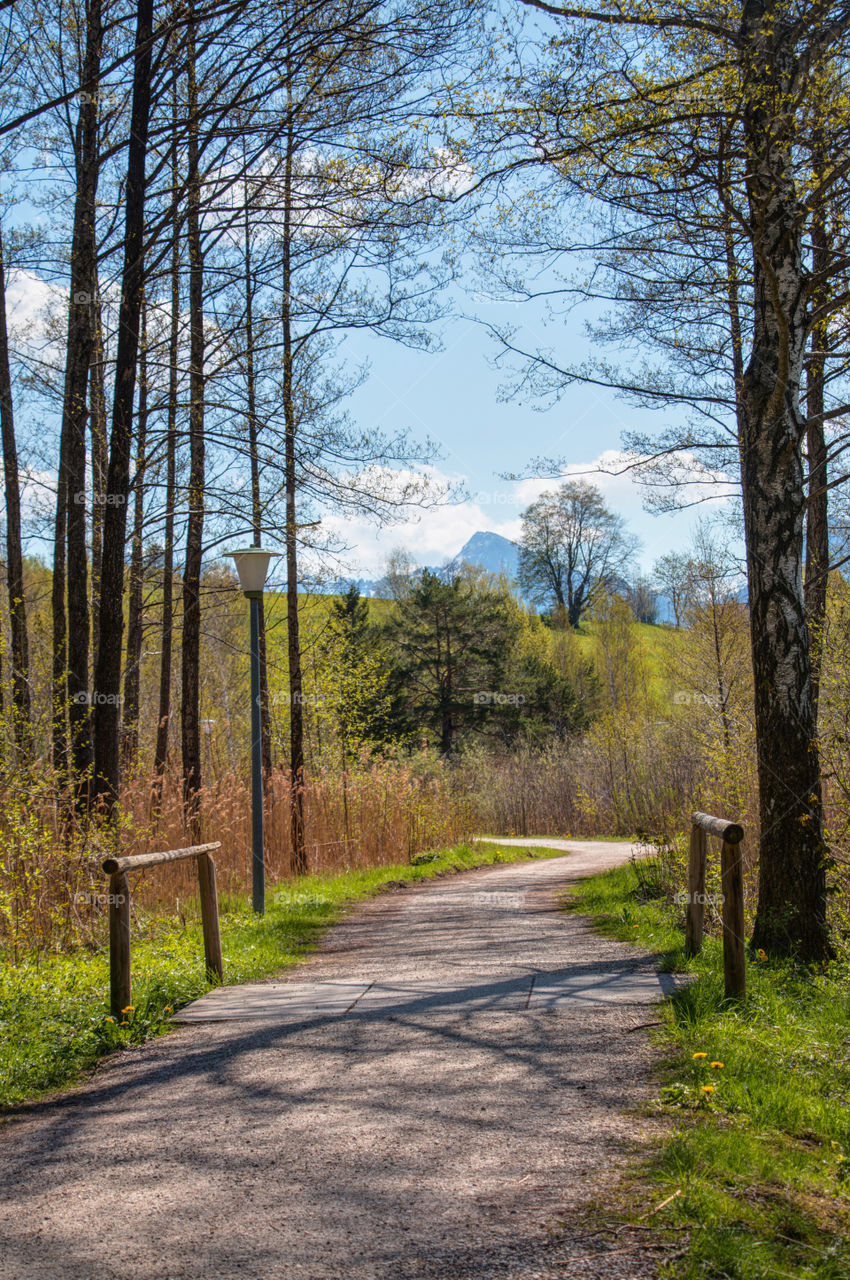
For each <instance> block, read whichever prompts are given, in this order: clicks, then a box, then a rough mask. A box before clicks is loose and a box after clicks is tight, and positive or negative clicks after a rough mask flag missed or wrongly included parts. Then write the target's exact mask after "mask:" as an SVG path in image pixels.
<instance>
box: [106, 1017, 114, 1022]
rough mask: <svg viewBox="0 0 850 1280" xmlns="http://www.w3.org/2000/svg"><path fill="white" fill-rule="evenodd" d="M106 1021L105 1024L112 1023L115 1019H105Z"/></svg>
mask: <svg viewBox="0 0 850 1280" xmlns="http://www.w3.org/2000/svg"><path fill="white" fill-rule="evenodd" d="M106 1021H107V1022H114V1021H115V1019H114V1018H107V1019H106Z"/></svg>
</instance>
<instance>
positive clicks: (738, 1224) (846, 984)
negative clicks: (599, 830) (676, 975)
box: [569, 866, 850, 1280]
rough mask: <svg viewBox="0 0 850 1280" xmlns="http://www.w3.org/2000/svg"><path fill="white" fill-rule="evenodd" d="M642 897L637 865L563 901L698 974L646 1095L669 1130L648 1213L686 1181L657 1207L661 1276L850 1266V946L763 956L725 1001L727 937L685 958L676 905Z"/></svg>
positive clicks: (645, 1183) (811, 1273)
mask: <svg viewBox="0 0 850 1280" xmlns="http://www.w3.org/2000/svg"><path fill="white" fill-rule="evenodd" d="M653 876H655V877H659V876H660V878H661V880H662V882H664V884H665V885H666V878H667V872H666V871H665V869H664V868H663V867H660V868H659V867H656V868H655V870H654V871H653V869H652V868H651V867H650V868H647V867H646V866H644V867H643V868H641V878H642V879H643V881H644V884H645V883H646V882H647V880H649V881H650V882H651V880H652V878H653ZM684 883H685V882H684V880H683V881H682V884H684ZM644 897H645V895H644V893H643V892H642V890H641V881H640V878H639V876H638V873H637V868H635V867H622V868H619V869H618V870H616V871H613V872H610V873H608V874H607V875H605V876H600V877H596V878H594V879H591V880H588V881H586V882H584V884H583V885H582V886H581V887H580V889H579V890H578V891H577V892H576V894H575V895H574V896H573V897H571V899H570V900H569V906H570V907H571V908H572V909H577V910H581V911H583V912H589V913H590V914H592V915H594V916H595V917H596V919H597V923H598V925H599V927H600V928H601V929H603V930H604V931H605V932H607V933H610V934H612V935H613V936H615V937H618V938H621V939H623V940H628V941H634V942H636V943H638V944H639V945H642V946H644V947H647V948H648V949H650V950H652V951H654V952H661V953H662V955H663V957H664V960H665V962H666V965H667V967H672V968H676V969H680V970H687V971H689V972H691V973H694V974H695V975H696V977H697V981H695V982H694V983H693V984H692V985H690V986H688V987H686V988H685V989H683V990H681V991H679V992H678V993H677V994H676V996H675V997H674V998H673V999H672V1001H670V1002H669V1004H668V1005H667V1006H665V1008H664V1010H663V1013H662V1017H663V1032H662V1033H661V1037H660V1038H661V1039H662V1041H663V1043H664V1045H665V1047H666V1049H667V1055H666V1061H665V1064H664V1067H663V1070H662V1074H661V1079H660V1080H659V1090H658V1098H657V1102H656V1104H655V1105H656V1107H657V1109H658V1110H659V1111H661V1112H663V1113H665V1114H667V1115H669V1116H671V1117H677V1118H678V1124H677V1126H676V1131H675V1133H674V1134H673V1135H672V1136H670V1137H669V1138H668V1139H667V1140H666V1141H665V1142H664V1143H663V1145H662V1147H661V1148H660V1150H659V1151H658V1152H657V1154H656V1155H655V1156H654V1157H653V1158H652V1159H651V1160H650V1161H648V1162H647V1163H646V1164H644V1166H643V1167H642V1168H641V1170H639V1172H638V1183H639V1186H638V1191H637V1193H636V1196H637V1198H638V1199H639V1200H640V1206H641V1208H640V1210H639V1214H641V1215H642V1214H643V1213H644V1212H645V1207H646V1204H647V1202H648V1201H649V1200H650V1199H652V1200H655V1199H657V1200H658V1201H659V1202H661V1201H663V1200H665V1199H666V1198H667V1197H668V1196H672V1195H674V1193H676V1192H680V1193H681V1194H679V1195H677V1196H676V1198H675V1199H674V1200H671V1202H670V1204H669V1206H667V1207H666V1208H665V1209H664V1210H663V1211H662V1212H661V1213H659V1214H658V1217H657V1219H656V1220H655V1221H656V1224H657V1233H658V1238H659V1239H662V1240H663V1239H664V1238H665V1231H667V1230H668V1229H669V1231H670V1232H671V1238H672V1239H673V1240H675V1241H676V1242H677V1246H678V1247H679V1248H681V1247H682V1246H683V1245H684V1246H685V1248H684V1254H683V1255H682V1256H680V1257H677V1260H676V1262H675V1263H671V1264H670V1266H669V1268H667V1269H665V1270H663V1271H662V1275H663V1276H665V1277H668V1278H669V1280H697V1278H698V1277H708V1276H710V1277H717V1278H718V1280H719V1278H720V1277H728V1280H774V1277H777V1276H794V1277H799V1278H800V1280H804V1278H806V1280H808V1278H809V1277H810V1278H811V1280H839V1277H844V1276H846V1275H847V1274H848V1273H850V1245H848V1241H847V1232H846V1226H847V1214H848V1208H850V1202H849V1201H848V1194H847V1169H848V1159H850V1113H848V1111H847V1108H846V1098H847V1093H848V1089H850V1058H848V1045H849V1044H850V1041H848V1031H847V1028H848V1016H849V1015H850V964H848V959H847V958H845V959H843V960H840V961H836V962H834V963H832V964H830V965H828V966H823V967H821V968H819V969H806V968H802V967H800V966H797V965H795V964H793V963H790V962H787V961H780V960H774V959H772V958H770V957H763V958H762V957H759V956H756V957H754V958H753V960H752V962H751V963H750V965H749V968H748V975H747V982H748V990H747V998H746V1001H745V1002H744V1003H743V1004H742V1005H735V1004H730V1003H729V1002H727V1001H726V1000H725V998H724V992H723V964H722V948H721V943H720V940H719V939H716V938H709V939H707V941H706V944H705V946H704V948H703V951H702V952H701V953H700V955H699V956H697V957H695V958H693V959H690V960H686V959H685V955H684V935H683V933H682V929H681V927H680V923H681V921H680V913H678V912H676V910H675V909H674V908H673V907H672V906H671V905H670V904H669V903H668V902H667V901H666V900H665V898H664V897H653V898H651V899H650V900H648V901H647V900H644Z"/></svg>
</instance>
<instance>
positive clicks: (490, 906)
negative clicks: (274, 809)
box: [0, 840, 653, 1280]
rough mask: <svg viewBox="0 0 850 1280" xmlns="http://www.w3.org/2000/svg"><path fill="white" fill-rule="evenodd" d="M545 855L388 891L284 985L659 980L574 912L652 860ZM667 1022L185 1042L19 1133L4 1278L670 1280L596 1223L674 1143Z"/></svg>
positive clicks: (635, 1019)
mask: <svg viewBox="0 0 850 1280" xmlns="http://www.w3.org/2000/svg"><path fill="white" fill-rule="evenodd" d="M503 843H534V842H531V841H528V842H525V841H523V842H519V841H509V842H508V841H505V842H503ZM537 843H539V844H543V845H547V846H549V847H552V846H554V847H557V848H564V850H565V851H566V852H567V853H568V856H567V857H564V858H558V859H551V860H547V861H540V862H532V863H524V864H522V863H521V864H517V865H505V866H497V867H493V868H487V869H483V870H480V871H475V872H468V873H464V874H463V875H459V876H455V877H447V878H445V879H441V880H437V881H431V882H426V883H423V884H421V885H415V886H410V887H405V888H399V889H396V890H393V891H391V892H389V893H385V894H382V895H380V896H379V897H378V898H376V899H374V900H372V901H370V902H368V903H366V904H365V905H363V906H361V907H359V908H357V910H355V911H354V912H352V914H351V915H349V916H348V917H347V918H346V919H345V920H344V921H343V922H342V923H341V924H339V925H338V926H336V927H335V928H334V929H333V930H331V931H330V933H329V934H328V935H327V937H326V939H325V942H324V945H323V946H322V948H321V949H320V950H319V951H318V952H317V953H316V954H315V955H314V956H313V957H311V958H310V959H309V960H307V961H306V962H305V963H303V964H302V965H300V966H298V968H297V969H295V970H292V971H290V973H289V974H288V975H287V977H286V979H284V981H288V980H291V981H292V982H294V983H300V984H303V983H305V982H313V981H315V982H317V983H318V982H323V983H325V982H328V983H330V982H340V981H348V980H358V981H359V980H360V979H363V981H364V982H365V983H371V982H374V981H376V980H380V981H383V982H387V981H390V982H398V983H399V984H402V985H403V983H404V982H405V981H407V982H409V981H410V980H416V981H421V980H427V981H428V982H430V983H432V984H433V985H436V986H439V987H441V988H445V987H447V986H452V985H454V986H455V987H457V988H458V989H461V990H462V989H466V988H470V989H471V988H474V989H475V990H476V991H486V990H487V989H488V988H493V989H496V988H499V985H500V984H502V985H504V983H505V982H506V980H508V979H510V978H513V977H517V976H520V977H523V979H524V975H528V974H530V975H532V976H533V977H534V978H535V981H537V982H540V983H543V984H545V983H546V982H547V981H548V982H552V981H554V979H553V978H552V976H551V975H555V974H557V973H566V974H567V975H570V974H573V975H574V974H575V973H581V974H586V975H588V976H589V977H592V976H593V975H594V974H596V973H604V974H607V975H613V981H614V983H615V985H616V981H617V978H618V975H620V974H622V975H624V978H632V979H634V978H635V975H642V976H643V977H644V978H646V977H651V975H652V973H653V965H652V959H651V957H646V956H644V955H642V953H641V952H639V951H637V950H636V949H635V948H633V947H630V946H627V945H625V944H620V943H617V942H614V941H611V940H607V939H604V938H600V937H598V936H597V935H595V934H594V933H593V932H592V931H591V930H590V928H589V926H588V925H587V923H586V921H584V920H583V919H581V918H580V917H578V916H575V915H567V914H564V913H563V912H560V911H559V910H558V908H557V904H556V898H557V894H558V891H559V890H561V889H562V888H563V886H564V885H565V884H566V883H567V882H568V881H569V880H570V879H572V878H574V877H577V876H581V875H587V874H589V873H591V872H595V871H599V870H603V869H605V868H607V867H610V866H613V865H616V864H617V863H620V862H623V861H625V860H626V859H627V858H628V856H629V854H630V846H629V845H627V844H622V843H598V842H586V843H583V842H576V841H553V840H541V841H538V842H537ZM547 975H549V976H548V977H547ZM277 981H278V983H280V982H281V979H278V980H277ZM652 1017H653V1014H652V1010H651V1007H648V1006H647V1004H646V1003H635V1002H633V1001H632V999H631V998H630V997H629V996H628V994H626V997H625V998H624V999H622V1000H620V1001H611V1000H609V1001H608V1002H606V1003H599V1004H595V1003H592V1002H590V1003H588V1002H587V1001H584V1002H581V1001H574V1002H572V1003H570V1002H567V1003H563V1004H560V1005H558V1006H557V1007H535V1006H534V1005H533V1004H532V1003H531V1002H527V1006H526V1007H521V1003H520V1004H517V1005H516V1006H510V1007H507V1006H504V1005H498V1006H491V1005H490V1004H488V1003H487V1002H486V1001H485V1002H484V1003H481V1004H479V1005H477V1006H474V1007H471V1006H470V1005H469V1004H468V1003H467V1004H464V1003H463V1002H461V1003H460V1004H459V1005H456V1006H453V1005H451V1004H449V1005H447V1006H446V1005H443V1006H438V1007H427V1006H426V1007H423V1004H422V1002H421V1001H417V1000H402V1001H401V1002H399V1001H396V1002H395V1003H389V1004H386V1005H383V1006H374V1007H368V1006H366V1007H364V1008H363V1009H362V1010H361V1011H359V1012H358V1010H357V1007H356V1006H355V1008H354V1009H352V1010H351V1011H350V1012H348V1013H346V1014H345V1015H344V1016H341V1015H339V1014H338V1013H335V1014H333V1015H319V1016H313V1017H305V1018H303V1019H301V1020H300V1021H295V1022H293V1021H292V1020H291V1019H290V1020H289V1021H288V1022H286V1023H285V1024H283V1025H282V1024H280V1023H279V1022H278V1021H276V1020H275V1019H269V1018H265V1019H262V1020H261V1019H257V1020H247V1021H246V1020H244V1019H243V1020H240V1021H220V1022H205V1023H201V1024H198V1023H194V1024H188V1025H186V1026H182V1027H179V1028H178V1029H176V1030H175V1031H174V1032H173V1033H172V1034H170V1035H168V1036H166V1037H163V1038H162V1039H160V1040H158V1041H155V1042H152V1043H151V1044H148V1045H145V1046H143V1047H142V1048H140V1049H137V1050H134V1051H132V1052H128V1053H126V1054H122V1055H121V1056H120V1058H118V1059H116V1058H113V1059H111V1060H110V1061H109V1062H108V1063H106V1064H104V1066H103V1067H102V1068H101V1069H100V1070H99V1071H97V1072H96V1073H95V1075H94V1076H93V1078H92V1079H91V1080H90V1081H89V1082H88V1083H86V1084H85V1085H84V1086H82V1087H80V1088H77V1089H75V1090H73V1091H72V1092H70V1093H68V1094H67V1095H64V1096H63V1097H61V1098H59V1099H58V1100H55V1101H52V1102H49V1103H45V1104H43V1105H39V1106H36V1107H33V1108H31V1109H30V1110H29V1111H27V1112H25V1113H24V1114H21V1115H17V1116H13V1117H11V1118H10V1119H8V1120H7V1121H6V1123H5V1124H4V1125H3V1126H2V1127H0V1280H29V1278H30V1277H32V1278H33V1280H235V1278H236V1277H240V1278H241V1277H248V1278H249V1280H555V1278H556V1277H557V1278H558V1280H566V1278H568V1277H569V1278H572V1277H581V1278H582V1280H585V1278H588V1280H590V1278H593V1280H596V1278H597V1277H599V1278H600V1280H602V1278H604V1280H637V1278H639V1277H640V1278H643V1277H649V1276H651V1275H652V1274H653V1266H652V1261H651V1257H650V1256H649V1255H644V1254H643V1253H642V1251H641V1250H640V1249H639V1248H635V1247H634V1245H633V1244H629V1243H628V1242H626V1247H620V1248H619V1249H618V1250H617V1251H614V1250H611V1251H610V1252H599V1249H600V1244H599V1238H598V1237H588V1236H587V1235H586V1234H584V1228H583V1227H582V1225H581V1224H582V1222H583V1207H584V1206H586V1205H587V1203H588V1201H590V1200H593V1201H596V1202H599V1201H600V1200H601V1202H602V1203H603V1204H604V1202H605V1198H606V1195H607V1193H608V1191H609V1189H610V1188H612V1187H613V1186H614V1185H615V1184H616V1180H617V1176H618V1171H619V1170H620V1169H621V1168H622V1166H623V1163H624V1161H625V1160H626V1158H627V1156H628V1154H629V1153H630V1152H631V1151H633V1150H635V1149H638V1148H639V1147H640V1146H642V1145H643V1144H644V1143H645V1142H647V1141H648V1140H649V1139H650V1138H651V1137H652V1131H651V1129H650V1126H649V1125H648V1122H646V1121H645V1120H639V1119H637V1118H636V1116H635V1114H634V1111H633V1109H634V1108H635V1107H636V1106H637V1105H638V1104H639V1103H640V1102H641V1101H642V1100H643V1099H645V1098H646V1097H647V1096H648V1093H649V1090H650V1084H649V1078H648V1076H649V1068H650V1067H651V1064H652V1060H653V1052H652V1050H651V1049H650V1047H649V1044H648V1041H647V1037H646V1034H645V1032H643V1031H642V1030H641V1029H640V1028H642V1027H643V1026H644V1025H645V1024H646V1023H647V1022H648V1021H650V1020H652ZM622 1245H623V1241H622V1240H621V1241H620V1246H622Z"/></svg>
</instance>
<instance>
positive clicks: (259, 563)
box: [228, 547, 279, 915]
mask: <svg viewBox="0 0 850 1280" xmlns="http://www.w3.org/2000/svg"><path fill="white" fill-rule="evenodd" d="M278 554H279V552H277V551H266V549H265V547H243V548H242V549H241V550H239V551H230V552H228V555H230V556H231V557H232V558H233V560H234V561H235V562H236V572H237V573H238V575H239V585H240V587H241V588H242V590H243V592H244V593H245V595H246V596H247V597H248V599H249V600H250V601H251V889H252V898H253V904H254V910H255V911H257V912H258V913H259V914H260V915H262V914H263V912H264V911H265V909H266V866H265V859H264V851H263V756H262V743H261V733H262V730H261V727H260V600H261V599H262V595H263V587H264V586H265V584H266V573H267V572H268V567H269V560H271V558H272V556H276V555H278Z"/></svg>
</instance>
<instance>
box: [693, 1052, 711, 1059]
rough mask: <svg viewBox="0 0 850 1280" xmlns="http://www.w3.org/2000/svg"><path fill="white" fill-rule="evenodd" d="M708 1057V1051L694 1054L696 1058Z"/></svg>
mask: <svg viewBox="0 0 850 1280" xmlns="http://www.w3.org/2000/svg"><path fill="white" fill-rule="evenodd" d="M707 1057H708V1054H707V1053H695V1054H694V1058H707Z"/></svg>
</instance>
